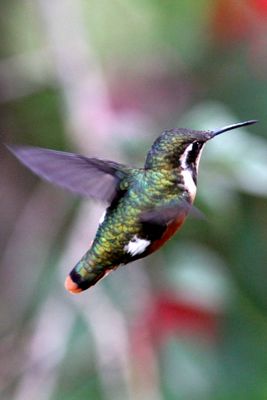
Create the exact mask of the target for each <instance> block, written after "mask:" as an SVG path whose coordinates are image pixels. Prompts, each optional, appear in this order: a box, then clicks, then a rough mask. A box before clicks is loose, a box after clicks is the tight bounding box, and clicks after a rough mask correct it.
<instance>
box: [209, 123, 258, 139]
mask: <svg viewBox="0 0 267 400" xmlns="http://www.w3.org/2000/svg"><path fill="white" fill-rule="evenodd" d="M256 122H258V121H257V120H256V119H251V120H250V121H245V122H239V123H238V124H232V125H227V126H225V127H224V128H221V129H216V130H215V131H213V132H212V133H211V137H210V139H212V138H214V137H215V136H217V135H220V134H221V133H223V132H227V131H230V130H232V129H236V128H241V127H242V126H247V125H252V124H255V123H256Z"/></svg>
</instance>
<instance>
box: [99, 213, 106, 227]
mask: <svg viewBox="0 0 267 400" xmlns="http://www.w3.org/2000/svg"><path fill="white" fill-rule="evenodd" d="M106 212H107V211H106V210H105V211H104V212H103V214H102V215H101V217H100V219H99V222H98V223H99V225H101V224H103V222H104V219H105V216H106Z"/></svg>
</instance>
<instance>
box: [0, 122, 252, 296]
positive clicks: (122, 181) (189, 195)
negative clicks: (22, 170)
mask: <svg viewBox="0 0 267 400" xmlns="http://www.w3.org/2000/svg"><path fill="white" fill-rule="evenodd" d="M255 122H257V121H256V120H249V121H245V122H240V123H237V124H232V125H228V126H225V127H223V128H221V129H216V130H214V131H202V130H191V129H184V128H179V129H170V130H165V131H164V132H163V133H162V134H161V135H160V136H159V137H158V138H157V139H156V140H155V142H154V143H153V144H152V146H151V148H150V150H149V151H148V153H147V156H146V160H145V164H144V167H142V168H132V167H130V166H127V165H124V164H121V163H117V162H114V161H108V160H102V159H98V158H88V157H85V156H83V155H79V154H74V153H68V152H62V151H55V150H50V149H45V148H39V147H30V146H18V145H7V148H8V149H9V150H10V151H11V152H12V153H13V154H14V155H15V156H16V157H17V158H18V159H19V160H20V161H21V162H22V163H23V164H24V165H25V166H27V167H28V168H29V169H30V170H32V171H33V172H34V173H35V174H37V175H39V176H40V177H41V178H43V179H45V180H47V181H49V182H52V183H54V184H57V185H59V186H61V187H63V188H65V189H68V190H70V191H72V192H74V193H76V194H78V195H81V196H83V197H90V198H93V199H96V200H99V201H101V202H104V203H106V204H107V208H106V211H105V213H104V215H103V217H102V218H101V220H100V221H99V226H98V229H97V232H96V235H95V238H94V240H93V242H92V245H91V247H90V249H89V250H88V251H87V252H86V253H85V255H84V256H83V257H82V258H81V260H80V261H79V262H78V263H77V264H76V266H75V267H74V268H73V269H72V271H71V272H70V274H69V275H68V276H67V279H66V281H65V288H66V289H67V290H68V291H69V292H71V293H80V292H82V291H84V290H86V289H88V288H89V287H91V286H93V285H95V284H96V283H97V282H98V281H99V280H100V279H101V278H103V277H105V276H106V275H108V273H110V272H111V271H112V270H115V269H116V268H118V267H119V266H122V265H125V264H128V263H130V262H132V261H135V260H138V259H140V258H143V257H146V256H148V255H149V254H151V253H153V252H154V251H156V250H158V249H159V248H160V247H161V246H162V245H163V244H164V243H165V242H166V241H167V240H168V239H170V238H171V237H172V236H173V235H174V233H175V232H176V231H177V230H178V229H179V228H181V226H182V225H183V223H184V221H185V218H186V217H187V215H188V214H189V212H191V211H192V212H193V211H194V208H193V202H194V199H195V196H196V190H197V175H198V166H199V160H200V157H201V153H202V150H203V147H204V145H205V144H206V143H207V142H208V141H209V140H210V139H213V138H214V137H216V136H218V135H220V134H221V133H223V132H226V131H230V130H232V129H236V128H240V127H243V126H246V125H251V124H254V123H255Z"/></svg>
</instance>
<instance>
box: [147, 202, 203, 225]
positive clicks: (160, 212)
mask: <svg viewBox="0 0 267 400" xmlns="http://www.w3.org/2000/svg"><path fill="white" fill-rule="evenodd" d="M184 214H192V215H193V216H195V217H197V218H201V219H203V217H204V216H203V214H202V212H201V211H200V210H198V209H197V208H196V207H194V206H192V204H190V203H188V202H187V201H186V200H180V201H179V202H178V203H175V204H171V205H167V206H166V205H165V206H162V207H155V208H152V209H150V210H147V211H144V212H143V213H141V216H140V222H141V223H142V224H143V226H146V225H147V226H150V227H153V226H154V227H155V228H156V227H159V226H162V227H163V226H166V225H167V224H168V223H169V222H171V221H172V220H175V219H177V218H179V216H181V217H182V216H183V215H184Z"/></svg>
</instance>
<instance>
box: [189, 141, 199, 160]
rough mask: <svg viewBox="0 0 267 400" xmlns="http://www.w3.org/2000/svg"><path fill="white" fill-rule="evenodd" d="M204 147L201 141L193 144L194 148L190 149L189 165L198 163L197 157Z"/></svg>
mask: <svg viewBox="0 0 267 400" xmlns="http://www.w3.org/2000/svg"><path fill="white" fill-rule="evenodd" d="M202 146H203V143H201V142H199V141H195V142H193V143H192V148H191V149H190V152H189V153H188V155H187V163H188V164H192V163H194V162H195V161H196V159H197V156H198V154H199V152H200V150H201V147H202Z"/></svg>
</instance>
